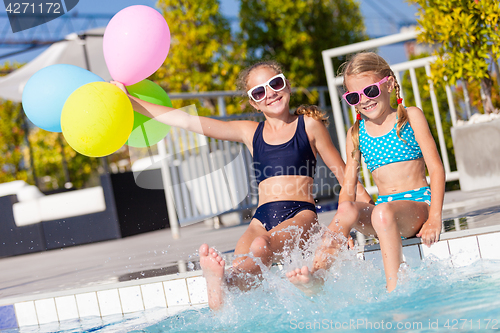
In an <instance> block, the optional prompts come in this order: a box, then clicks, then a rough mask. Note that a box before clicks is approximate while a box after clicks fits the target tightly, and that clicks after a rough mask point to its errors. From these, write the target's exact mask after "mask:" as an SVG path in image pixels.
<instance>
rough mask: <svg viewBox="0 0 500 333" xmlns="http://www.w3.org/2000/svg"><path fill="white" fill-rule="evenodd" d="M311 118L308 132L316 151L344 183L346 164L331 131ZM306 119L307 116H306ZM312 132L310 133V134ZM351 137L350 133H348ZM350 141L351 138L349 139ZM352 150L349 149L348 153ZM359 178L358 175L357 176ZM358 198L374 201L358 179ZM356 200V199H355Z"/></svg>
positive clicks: (340, 181)
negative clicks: (331, 135)
mask: <svg viewBox="0 0 500 333" xmlns="http://www.w3.org/2000/svg"><path fill="white" fill-rule="evenodd" d="M307 118H309V119H308V120H307V121H306V126H307V128H306V129H307V133H308V136H310V138H311V142H312V144H313V145H314V147H315V149H316V151H317V152H318V153H319V155H320V156H321V158H322V159H323V162H325V164H326V165H327V166H328V168H329V169H330V170H331V171H332V172H333V173H334V174H335V177H337V180H338V181H339V183H340V184H343V183H344V175H345V172H346V170H345V164H344V161H343V160H342V157H341V156H340V154H339V152H338V150H337V148H335V146H334V145H333V142H332V139H331V137H330V133H328V130H327V128H326V127H325V125H323V124H322V123H321V122H320V121H318V120H315V119H313V118H310V117H307ZM304 119H306V118H304ZM309 133H310V134H309ZM348 137H349V138H350V135H348ZM348 141H350V139H349V140H348ZM349 153H350V150H348V153H347V154H348V155H349ZM356 180H357V177H356ZM355 187H356V199H357V200H358V201H362V202H372V198H371V197H370V195H369V194H368V192H366V190H365V188H364V187H363V185H362V184H361V183H360V182H359V181H356V183H355ZM353 201H354V200H353Z"/></svg>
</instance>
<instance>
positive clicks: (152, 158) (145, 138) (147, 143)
mask: <svg viewBox="0 0 500 333" xmlns="http://www.w3.org/2000/svg"><path fill="white" fill-rule="evenodd" d="M141 130H142V135H144V140H145V141H146V145H147V146H148V153H149V157H151V164H154V163H155V159H154V157H153V152H152V151H151V146H150V145H149V140H148V136H147V134H146V129H145V128H144V124H141Z"/></svg>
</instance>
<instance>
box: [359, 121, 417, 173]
mask: <svg viewBox="0 0 500 333" xmlns="http://www.w3.org/2000/svg"><path fill="white" fill-rule="evenodd" d="M396 126H397V123H396V124H394V127H393V128H392V129H391V131H390V132H389V133H387V134H385V135H381V136H375V137H373V136H371V135H370V134H368V133H367V132H366V128H365V120H364V119H361V120H360V123H359V150H360V151H361V154H362V155H363V158H364V159H365V163H366V165H367V166H368V169H370V171H371V172H373V170H375V169H377V168H380V167H381V166H383V165H387V164H391V163H395V162H403V161H411V160H416V159H419V158H421V157H422V156H423V155H422V150H421V149H420V146H419V145H418V143H417V140H415V133H414V132H413V129H412V128H411V126H410V123H409V122H407V123H406V124H405V125H404V126H403V128H401V131H400V132H399V135H400V136H401V138H402V139H404V140H405V141H406V142H404V141H403V140H401V139H400V138H399V137H398V136H397V134H396Z"/></svg>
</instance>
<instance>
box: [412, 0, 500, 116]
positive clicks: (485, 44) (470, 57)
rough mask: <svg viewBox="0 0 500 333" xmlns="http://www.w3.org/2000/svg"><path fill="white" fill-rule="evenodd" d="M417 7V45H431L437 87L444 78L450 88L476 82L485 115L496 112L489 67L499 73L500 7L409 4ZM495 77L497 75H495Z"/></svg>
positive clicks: (435, 1) (435, 0)
mask: <svg viewBox="0 0 500 333" xmlns="http://www.w3.org/2000/svg"><path fill="white" fill-rule="evenodd" d="M411 2H414V3H417V4H418V5H419V6H420V8H419V11H418V15H419V18H418V19H417V21H418V23H419V24H420V27H419V30H420V32H421V33H420V34H419V35H418V41H419V42H422V43H427V44H431V45H434V46H435V47H436V49H435V55H436V56H437V60H436V62H435V63H434V64H432V68H433V80H434V82H436V84H438V83H440V82H444V81H445V78H446V79H447V80H448V82H449V83H450V84H451V85H455V84H456V82H457V80H462V79H466V80H467V81H468V82H469V83H471V82H473V81H478V82H479V83H480V86H481V90H482V91H483V96H484V98H482V104H483V108H484V111H485V112H486V113H491V112H496V113H498V112H499V110H498V109H496V108H495V107H494V105H493V103H492V86H493V82H492V75H491V66H493V67H495V68H494V69H495V71H497V73H498V59H499V57H500V34H499V32H500V31H499V30H498V24H499V23H500V22H499V20H500V3H499V2H498V0H474V1H471V0H411ZM497 76H498V75H497Z"/></svg>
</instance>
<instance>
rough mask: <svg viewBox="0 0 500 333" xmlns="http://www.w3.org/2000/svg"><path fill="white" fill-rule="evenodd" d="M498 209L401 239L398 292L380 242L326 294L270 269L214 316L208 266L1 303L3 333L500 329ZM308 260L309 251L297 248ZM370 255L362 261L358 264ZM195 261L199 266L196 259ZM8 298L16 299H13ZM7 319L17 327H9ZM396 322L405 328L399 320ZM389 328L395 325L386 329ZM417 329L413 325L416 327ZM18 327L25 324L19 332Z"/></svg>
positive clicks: (342, 271)
mask: <svg viewBox="0 0 500 333" xmlns="http://www.w3.org/2000/svg"><path fill="white" fill-rule="evenodd" d="M499 212H500V207H498V206H496V207H485V208H480V209H476V208H475V210H474V211H472V212H471V211H470V210H469V211H467V212H465V213H464V212H461V211H460V209H459V210H458V211H455V212H447V213H445V214H444V215H443V216H444V217H445V218H444V220H445V221H444V228H445V229H446V230H454V231H448V232H445V233H443V234H442V235H441V241H440V242H439V243H437V244H435V245H433V246H432V247H431V248H427V247H425V246H422V245H421V244H420V243H419V241H420V240H419V239H408V240H405V241H404V242H403V245H404V248H403V253H404V255H405V260H406V262H407V263H408V264H409V266H410V267H409V269H408V270H407V276H406V277H405V276H402V278H403V280H408V281H411V282H410V283H401V284H400V285H399V287H398V288H397V290H396V292H394V293H391V294H387V293H386V292H385V289H384V284H385V282H384V281H385V279H384V276H383V271H382V262H381V256H380V251H379V249H378V245H371V246H367V247H365V248H364V249H362V250H364V252H359V253H358V252H356V251H349V252H347V253H345V254H344V256H343V257H342V258H341V260H338V261H337V262H336V265H337V266H336V267H335V268H334V269H332V270H331V272H330V273H329V278H328V280H327V283H326V285H325V289H324V292H323V293H321V294H320V295H318V296H316V297H313V298H308V297H306V296H304V295H303V294H302V293H301V292H300V291H298V290H297V289H296V288H295V287H293V286H292V285H291V284H290V283H288V281H287V280H286V279H284V271H286V270H287V269H288V267H285V268H284V269H283V270H277V269H273V270H272V271H270V272H269V271H267V272H265V275H266V279H265V280H264V282H263V285H262V286H261V287H259V288H257V289H256V290H253V291H251V292H248V293H241V292H239V291H232V292H231V293H230V297H229V300H228V306H227V307H226V309H224V310H223V311H222V312H220V313H218V314H217V315H213V313H211V312H210V311H209V310H208V308H207V306H206V302H207V299H206V286H205V283H204V279H203V278H202V277H201V272H199V271H191V272H187V273H182V274H173V275H167V276H157V277H152V278H147V279H140V280H133V281H126V282H120V283H117V284H114V285H100V286H92V287H86V288H81V289H78V290H70V291H65V292H58V293H52V294H45V295H44V294H39V295H35V296H31V297H32V298H18V299H10V300H5V299H4V300H2V301H3V304H0V330H2V329H3V330H2V332H33V333H35V332H37V333H40V332H131V331H133V332H163V331H174V332H176V331H179V332H205V331H221V332H222V331H225V332H227V331H230V332H233V331H248V332H260V331H263V330H266V331H276V332H287V331H293V330H310V331H334V330H338V329H342V330H344V331H355V330H357V329H361V328H363V329H366V330H368V331H384V330H394V329H395V330H398V329H399V328H400V329H401V330H405V331H429V330H431V331H432V330H434V329H435V328H436V326H438V327H439V329H442V330H450V329H459V330H460V331H477V330H478V329H481V330H483V329H486V328H487V329H488V330H494V329H495V328H496V329H498V328H500V327H499V326H500V323H499V321H500V310H498V309H500V301H497V300H496V298H497V295H498V290H499V287H500V242H499V241H498V240H499V239H500V225H499V224H498V222H499V220H498V217H499V214H498V213H499ZM292 258H293V260H292V262H291V263H285V265H292V266H293V265H297V266H301V265H303V264H304V262H301V260H306V261H307V258H306V259H301V258H302V257H301V256H300V255H297V253H292ZM360 259H364V260H360ZM188 267H193V265H189V264H188ZM9 304H11V305H9ZM9 325H10V326H9ZM398 325H399V326H398ZM389 326H390V327H389ZM410 326H411V328H409V327H410ZM16 327H20V328H16Z"/></svg>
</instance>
